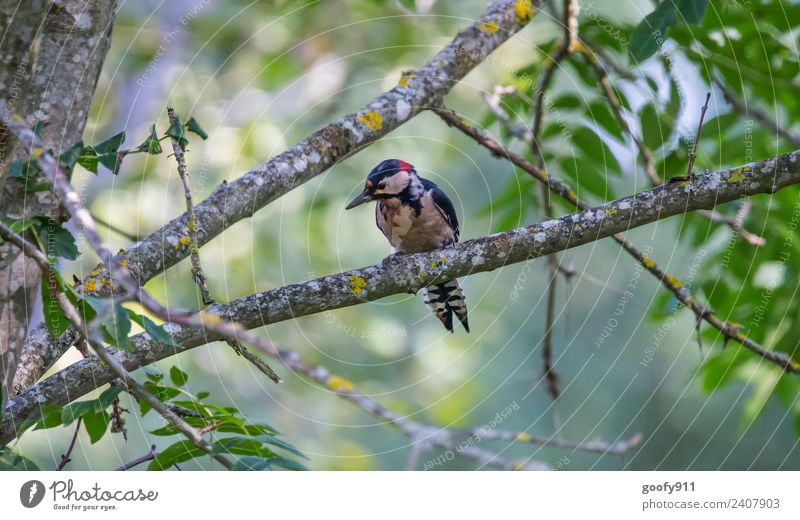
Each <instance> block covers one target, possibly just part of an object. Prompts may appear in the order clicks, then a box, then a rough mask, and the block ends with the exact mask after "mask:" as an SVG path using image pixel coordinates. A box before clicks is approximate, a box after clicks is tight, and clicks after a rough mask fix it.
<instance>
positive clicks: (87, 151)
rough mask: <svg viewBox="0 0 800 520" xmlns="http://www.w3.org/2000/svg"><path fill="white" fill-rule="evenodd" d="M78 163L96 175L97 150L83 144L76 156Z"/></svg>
mask: <svg viewBox="0 0 800 520" xmlns="http://www.w3.org/2000/svg"><path fill="white" fill-rule="evenodd" d="M78 164H80V165H81V166H82V167H83V168H85V169H86V170H88V171H90V172H92V173H93V174H95V175H97V152H96V151H95V149H94V148H93V147H92V146H84V147H83V149H82V150H81V153H80V156H78Z"/></svg>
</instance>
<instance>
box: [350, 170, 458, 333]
mask: <svg viewBox="0 0 800 520" xmlns="http://www.w3.org/2000/svg"><path fill="white" fill-rule="evenodd" d="M373 200H374V201H377V204H376V205H375V224H376V225H377V226H378V229H380V230H381V232H382V233H383V234H384V236H385V237H386V239H387V240H388V241H389V244H391V245H392V247H393V248H394V251H395V253H398V254H406V253H421V252H423V251H432V250H434V249H441V248H443V247H448V246H452V245H453V244H455V243H457V242H458V237H459V232H460V230H459V227H458V218H457V217H456V211H455V209H454V208H453V203H452V202H450V199H449V198H448V197H447V195H445V193H444V192H443V191H442V190H441V189H440V188H439V187H438V186H437V185H436V184H434V183H433V182H431V181H429V180H428V179H423V178H422V177H420V176H419V175H417V171H416V170H415V169H414V167H413V166H412V165H411V164H409V163H407V162H405V161H400V160H398V159H387V160H385V161H383V162H382V163H380V164H379V165H378V166H376V167H375V168H373V170H372V171H371V172H369V175H367V181H366V183H365V185H364V191H362V192H361V193H360V194H359V195H358V196H357V197H356V198H355V199H353V200H352V201H351V202H350V204H348V205H347V207H346V208H345V209H353V208H355V207H356V206H360V205H361V204H364V203H365V202H370V201H373ZM422 292H423V296H424V298H425V305H427V306H428V308H429V309H430V310H431V312H433V314H434V315H435V316H436V317H437V318H438V319H439V321H441V322H442V324H443V325H444V326H445V328H446V329H447V330H448V331H450V332H453V314H455V315H456V317H457V318H458V320H459V321H460V322H461V324H462V325H463V326H464V329H465V330H466V331H467V332H469V322H468V321H467V305H466V303H464V293H463V291H462V290H461V287H460V286H459V285H458V280H450V281H449V282H445V283H440V284H435V285H431V286H430V287H426V288H424V289H423V290H422Z"/></svg>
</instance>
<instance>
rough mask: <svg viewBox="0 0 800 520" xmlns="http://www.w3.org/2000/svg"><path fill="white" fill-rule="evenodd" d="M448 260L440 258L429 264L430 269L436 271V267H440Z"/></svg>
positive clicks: (443, 257)
mask: <svg viewBox="0 0 800 520" xmlns="http://www.w3.org/2000/svg"><path fill="white" fill-rule="evenodd" d="M447 260H448V258H447V257H446V256H440V257H439V258H437V259H436V260H434V261H433V262H431V269H436V268H437V267H441V266H443V265H444V264H446V263H447Z"/></svg>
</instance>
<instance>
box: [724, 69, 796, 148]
mask: <svg viewBox="0 0 800 520" xmlns="http://www.w3.org/2000/svg"><path fill="white" fill-rule="evenodd" d="M714 85H716V86H717V88H718V89H719V90H720V91H721V92H722V95H723V96H725V99H726V100H727V101H728V103H730V104H731V105H733V108H734V109H736V111H737V112H740V113H742V114H747V115H750V116H753V117H754V118H755V119H757V120H758V121H759V122H760V123H761V124H762V125H764V127H766V128H767V129H769V130H772V131H774V132H775V133H777V134H778V135H779V136H781V137H782V138H784V139H786V140H787V141H789V142H790V143H792V144H793V145H794V146H795V147H796V148H800V136H799V135H795V134H793V133H792V132H790V131H789V130H787V129H786V128H784V127H783V126H782V125H781V124H780V123H778V121H777V120H776V119H775V118H773V117H771V116H770V115H769V114H767V113H766V112H764V111H763V110H761V109H760V108H758V107H756V106H753V105H751V104H748V103H747V101H745V100H743V99H740V98H739V96H738V95H736V92H734V91H733V90H732V89H731V88H729V87H728V86H727V85H725V84H724V83H723V82H722V81H720V80H719V79H717V78H714Z"/></svg>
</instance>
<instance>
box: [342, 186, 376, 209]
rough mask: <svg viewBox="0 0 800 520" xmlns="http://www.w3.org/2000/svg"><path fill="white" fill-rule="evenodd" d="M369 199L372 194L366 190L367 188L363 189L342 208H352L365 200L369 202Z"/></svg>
mask: <svg viewBox="0 0 800 520" xmlns="http://www.w3.org/2000/svg"><path fill="white" fill-rule="evenodd" d="M371 200H372V194H371V193H370V192H368V191H367V190H364V191H362V192H361V193H360V194H359V195H358V197H356V198H354V199H353V200H351V201H350V204H348V205H347V207H346V208H344V209H353V208H355V207H356V206H360V205H362V204H364V203H365V202H369V201H371Z"/></svg>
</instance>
